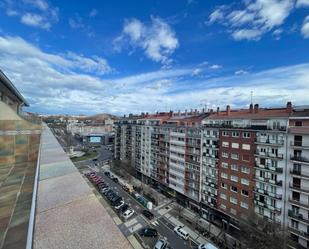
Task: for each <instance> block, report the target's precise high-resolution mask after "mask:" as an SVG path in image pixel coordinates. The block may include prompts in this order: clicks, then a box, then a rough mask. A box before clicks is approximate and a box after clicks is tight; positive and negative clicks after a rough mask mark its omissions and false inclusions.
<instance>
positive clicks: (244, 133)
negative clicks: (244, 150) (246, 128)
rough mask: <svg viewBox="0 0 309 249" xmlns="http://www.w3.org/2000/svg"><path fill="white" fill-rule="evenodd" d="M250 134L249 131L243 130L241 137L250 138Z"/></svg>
mask: <svg viewBox="0 0 309 249" xmlns="http://www.w3.org/2000/svg"><path fill="white" fill-rule="evenodd" d="M250 136H251V134H250V132H243V134H242V137H243V138H250Z"/></svg>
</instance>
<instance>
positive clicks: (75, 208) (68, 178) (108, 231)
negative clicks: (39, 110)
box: [34, 125, 131, 249]
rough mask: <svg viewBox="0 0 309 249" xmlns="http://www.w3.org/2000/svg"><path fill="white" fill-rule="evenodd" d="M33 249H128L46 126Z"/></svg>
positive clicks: (43, 136) (121, 236)
mask: <svg viewBox="0 0 309 249" xmlns="http://www.w3.org/2000/svg"><path fill="white" fill-rule="evenodd" d="M34 248H35V249H36V248H42V249H43V248H44V249H49V248H72V249H73V248H74V249H75V248H94V249H95V248H100V249H105V248H106V249H109V248H119V249H120V248H121V249H123V248H131V246H130V244H129V242H128V240H127V239H126V238H125V237H124V235H123V234H122V233H121V231H120V230H119V228H118V227H117V225H116V224H115V223H114V221H113V219H112V218H111V217H110V215H109V214H108V213H107V211H106V209H105V208H104V207H103V206H102V205H101V203H100V202H99V199H98V197H96V195H95V194H94V192H93V189H92V188H91V187H90V186H89V185H88V184H87V183H86V181H85V180H84V178H83V177H82V176H81V174H80V173H79V172H78V170H77V169H76V168H75V166H74V165H73V163H72V162H71V160H70V159H69V157H68V156H67V155H66V154H65V152H64V151H63V149H62V148H61V146H60V144H59V143H58V141H57V140H56V138H55V137H54V135H53V134H52V132H51V131H50V129H49V128H48V127H47V126H46V125H44V129H43V133H42V139H41V158H40V180H39V187H38V199H37V210H36V223H35V231H34Z"/></svg>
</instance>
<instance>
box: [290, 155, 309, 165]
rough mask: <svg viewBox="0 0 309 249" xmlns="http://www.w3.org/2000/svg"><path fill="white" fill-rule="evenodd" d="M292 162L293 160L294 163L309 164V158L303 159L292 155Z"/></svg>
mask: <svg viewBox="0 0 309 249" xmlns="http://www.w3.org/2000/svg"><path fill="white" fill-rule="evenodd" d="M291 160H292V161H298V162H303V163H309V158H307V157H303V156H294V155H291Z"/></svg>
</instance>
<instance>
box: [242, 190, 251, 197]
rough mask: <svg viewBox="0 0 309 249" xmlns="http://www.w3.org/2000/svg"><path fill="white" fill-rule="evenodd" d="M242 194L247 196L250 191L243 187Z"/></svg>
mask: <svg viewBox="0 0 309 249" xmlns="http://www.w3.org/2000/svg"><path fill="white" fill-rule="evenodd" d="M241 194H242V195H243V196H246V197H248V196H249V192H248V191H247V190H245V189H242V190H241Z"/></svg>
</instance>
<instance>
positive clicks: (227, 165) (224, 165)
mask: <svg viewBox="0 0 309 249" xmlns="http://www.w3.org/2000/svg"><path fill="white" fill-rule="evenodd" d="M221 166H222V168H226V169H227V168H228V167H229V164H228V163H224V162H222V164H221Z"/></svg>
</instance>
